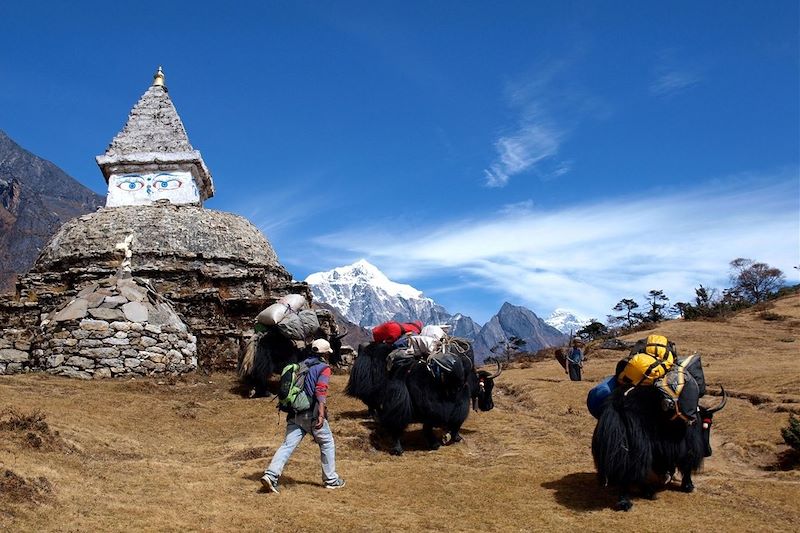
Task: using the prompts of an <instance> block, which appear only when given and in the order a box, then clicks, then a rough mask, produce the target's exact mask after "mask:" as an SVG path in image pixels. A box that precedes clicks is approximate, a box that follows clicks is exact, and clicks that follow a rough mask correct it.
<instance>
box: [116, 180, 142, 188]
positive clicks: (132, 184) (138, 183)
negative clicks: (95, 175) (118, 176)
mask: <svg viewBox="0 0 800 533" xmlns="http://www.w3.org/2000/svg"><path fill="white" fill-rule="evenodd" d="M117 187H119V188H120V189H122V190H123V191H138V190H141V189H143V188H144V180H143V179H142V178H138V177H136V178H134V177H129V178H125V179H123V180H122V181H120V182H119V183H117Z"/></svg>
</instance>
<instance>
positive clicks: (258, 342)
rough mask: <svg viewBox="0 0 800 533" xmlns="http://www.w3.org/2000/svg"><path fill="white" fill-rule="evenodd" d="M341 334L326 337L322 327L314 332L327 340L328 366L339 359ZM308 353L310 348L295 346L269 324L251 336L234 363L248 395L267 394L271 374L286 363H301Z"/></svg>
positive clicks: (259, 395) (258, 395)
mask: <svg viewBox="0 0 800 533" xmlns="http://www.w3.org/2000/svg"><path fill="white" fill-rule="evenodd" d="M342 337H344V335H334V336H332V337H331V338H328V337H327V335H325V332H324V331H322V329H320V330H318V331H317V332H316V333H315V335H314V338H315V339H325V340H327V341H328V342H330V345H331V349H332V350H333V353H332V354H331V355H330V356H329V358H328V362H329V363H330V364H331V365H335V364H337V362H338V361H340V360H341V350H342ZM310 345H311V344H310V343H309V346H310ZM310 355H311V351H310V349H309V348H304V349H301V348H298V347H297V346H296V345H295V343H294V342H292V340H290V339H289V338H287V337H286V336H285V335H283V334H282V333H281V332H280V330H279V329H278V328H276V327H275V326H268V327H267V331H265V332H263V333H256V334H254V335H253V336H252V337H250V340H249V341H248V342H247V346H246V347H245V350H244V351H243V352H242V353H241V355H240V356H239V364H238V366H237V372H238V374H239V382H240V383H241V384H242V387H243V389H244V390H245V391H246V393H247V395H248V396H249V397H251V398H254V397H262V396H269V395H270V393H269V391H268V383H269V379H270V377H272V376H273V375H277V374H280V372H281V370H283V367H285V366H286V365H288V364H291V363H297V362H300V361H302V360H304V359H305V358H307V357H308V356H310Z"/></svg>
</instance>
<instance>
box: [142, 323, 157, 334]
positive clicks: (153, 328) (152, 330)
mask: <svg viewBox="0 0 800 533" xmlns="http://www.w3.org/2000/svg"><path fill="white" fill-rule="evenodd" d="M144 330H145V331H148V332H150V333H155V334H156V335H159V334H161V326H159V325H158V324H147V325H145V327H144Z"/></svg>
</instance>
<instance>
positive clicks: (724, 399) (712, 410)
mask: <svg viewBox="0 0 800 533" xmlns="http://www.w3.org/2000/svg"><path fill="white" fill-rule="evenodd" d="M719 388H720V390H722V401H720V402H719V405H718V406H716V407H712V408H710V409H706V411H708V414H714V413H716V412H717V411H720V410H722V408H723V407H725V404H726V403H728V394H727V393H726V392H725V387H723V386H722V385H720V386H719Z"/></svg>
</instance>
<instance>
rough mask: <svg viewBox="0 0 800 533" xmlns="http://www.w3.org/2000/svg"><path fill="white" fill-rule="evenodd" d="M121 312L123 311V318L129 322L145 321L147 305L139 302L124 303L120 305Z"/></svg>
mask: <svg viewBox="0 0 800 533" xmlns="http://www.w3.org/2000/svg"><path fill="white" fill-rule="evenodd" d="M122 312H123V313H125V318H127V319H128V320H130V321H131V322H147V317H148V312H147V307H145V306H144V305H143V304H141V303H139V302H135V301H132V302H128V303H126V304H125V305H123V306H122Z"/></svg>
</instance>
